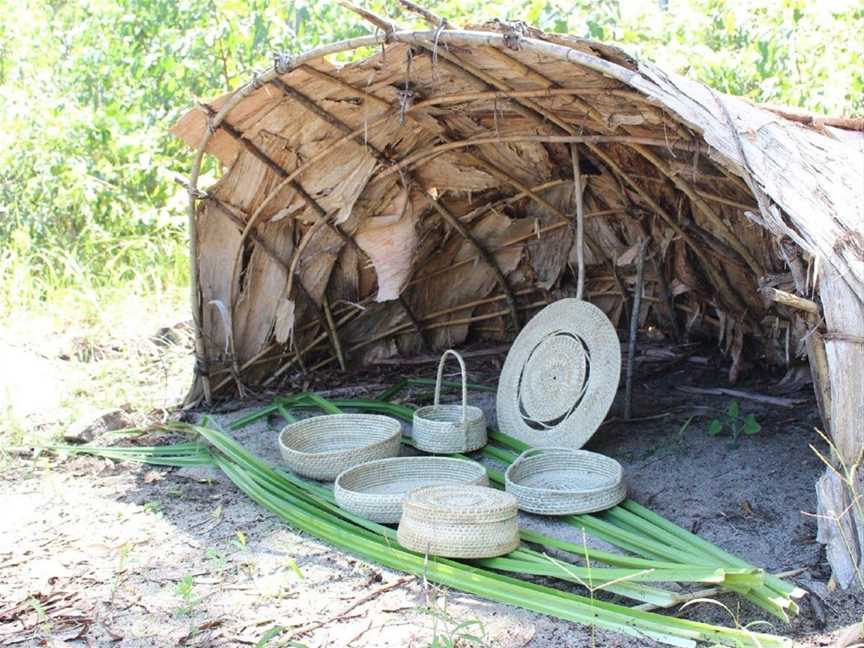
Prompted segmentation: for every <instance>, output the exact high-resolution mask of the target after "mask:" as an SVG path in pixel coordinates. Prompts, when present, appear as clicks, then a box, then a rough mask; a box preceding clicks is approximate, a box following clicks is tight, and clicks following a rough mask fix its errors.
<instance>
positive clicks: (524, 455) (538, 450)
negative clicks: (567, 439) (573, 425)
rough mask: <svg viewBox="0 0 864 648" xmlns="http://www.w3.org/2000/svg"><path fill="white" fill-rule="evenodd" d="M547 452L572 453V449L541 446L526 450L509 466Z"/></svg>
mask: <svg viewBox="0 0 864 648" xmlns="http://www.w3.org/2000/svg"><path fill="white" fill-rule="evenodd" d="M549 450H566V451H567V452H573V448H566V447H564V446H542V447H540V448H528V449H527V450H525V451H524V452H523V453H522V454H520V455H519V456H518V457H516V459H515V460H514V461H513V463H512V464H510V465H511V466H515V465H517V464H519V463H521V462H522V461H524V460H525V459H528V458H530V457H537V456H539V455H542V454H543V453H545V452H547V451H549Z"/></svg>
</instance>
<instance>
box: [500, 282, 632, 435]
mask: <svg viewBox="0 0 864 648" xmlns="http://www.w3.org/2000/svg"><path fill="white" fill-rule="evenodd" d="M620 376H621V349H620V346H619V342H618V335H617V334H616V333H615V328H614V327H613V326H612V322H610V321H609V319H608V318H607V317H606V315H605V314H604V313H603V311H601V310H600V309H599V308H597V307H596V306H594V305H593V304H591V303H589V302H586V301H581V300H579V299H562V300H559V301H557V302H555V303H554V304H550V305H549V306H547V307H546V308H544V309H543V310H542V311H540V312H539V313H537V315H535V316H534V318H533V319H532V320H531V321H530V322H528V324H527V325H526V326H525V328H524V329H522V332H521V333H519V335H518V336H517V337H516V340H515V341H514V342H513V346H512V347H511V348H510V352H509V353H508V354H507V360H506V361H505V362H504V369H503V370H502V371H501V378H500V380H499V381H498V398H497V412H498V427H499V428H500V430H501V431H502V432H504V433H506V434H509V435H511V436H514V437H516V438H517V439H520V440H521V441H524V442H525V443H527V444H529V445H532V446H544V445H545V446H548V445H556V446H566V447H570V448H581V447H582V446H583V445H585V442H586V441H588V439H590V438H591V435H592V434H594V432H595V431H596V430H597V428H598V427H599V426H600V423H602V422H603V419H604V418H605V416H606V414H607V412H608V411H609V408H610V407H611V406H612V401H613V400H614V398H615V392H616V390H617V389H618V381H619V379H620Z"/></svg>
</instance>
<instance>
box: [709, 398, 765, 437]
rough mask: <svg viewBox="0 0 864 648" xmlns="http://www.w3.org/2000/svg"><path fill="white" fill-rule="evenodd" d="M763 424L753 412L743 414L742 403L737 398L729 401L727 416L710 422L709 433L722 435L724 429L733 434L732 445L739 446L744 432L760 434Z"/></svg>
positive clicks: (746, 433) (750, 434)
mask: <svg viewBox="0 0 864 648" xmlns="http://www.w3.org/2000/svg"><path fill="white" fill-rule="evenodd" d="M761 429H762V426H761V425H759V422H758V421H757V420H756V417H755V416H753V415H752V414H748V415H747V416H744V417H742V416H741V405H740V404H739V403H738V401H737V400H733V401H730V402H729V406H728V407H727V408H726V416H725V417H724V418H723V419H722V420H721V419H719V418H715V419H712V421H711V422H710V423H709V424H708V434H710V435H711V436H720V435H721V434H723V432H724V431H728V432H729V433H731V434H732V446H733V447H737V446H738V437H740V436H741V435H742V434H745V435H747V436H753V435H754V434H758V433H759V430H761Z"/></svg>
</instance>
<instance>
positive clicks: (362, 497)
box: [333, 457, 489, 524]
mask: <svg viewBox="0 0 864 648" xmlns="http://www.w3.org/2000/svg"><path fill="white" fill-rule="evenodd" d="M488 483H489V479H488V478H487V477H486V469H485V468H484V467H483V466H481V465H480V464H479V463H477V462H475V461H469V460H467V459H451V458H449V457H394V458H392V459H379V460H377V461H370V462H368V463H364V464H360V465H359V466H354V467H353V468H349V469H348V470H346V471H344V472H343V473H342V474H341V475H339V476H338V477H337V478H336V484H335V486H334V489H333V491H334V495H335V496H336V503H337V504H338V505H339V506H341V507H342V508H344V509H345V510H347V511H351V512H352V513H356V514H357V515H359V516H361V517H364V518H366V519H367V520H372V521H373V522H380V523H382V524H395V523H396V522H398V521H399V518H400V517H402V500H403V498H404V497H405V496H406V495H407V494H408V493H409V492H411V491H413V490H416V489H417V488H422V487H424V486H439V485H444V484H478V485H481V486H486V485H487V484H488Z"/></svg>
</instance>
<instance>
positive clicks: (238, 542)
mask: <svg viewBox="0 0 864 648" xmlns="http://www.w3.org/2000/svg"><path fill="white" fill-rule="evenodd" d="M247 542H248V538H247V537H246V534H245V533H244V532H243V531H242V530H240V529H237V530H236V531H235V532H234V539H233V540H231V544H232V545H234V546H235V547H237V549H238V550H239V551H243V550H244V549H245V548H246V543H247Z"/></svg>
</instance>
